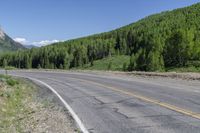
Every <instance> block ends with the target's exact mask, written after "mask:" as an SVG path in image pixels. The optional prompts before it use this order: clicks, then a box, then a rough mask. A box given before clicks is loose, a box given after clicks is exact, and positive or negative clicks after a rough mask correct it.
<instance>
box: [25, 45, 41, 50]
mask: <svg viewBox="0 0 200 133" xmlns="http://www.w3.org/2000/svg"><path fill="white" fill-rule="evenodd" d="M24 47H25V48H27V49H32V48H38V47H37V46H35V45H24Z"/></svg>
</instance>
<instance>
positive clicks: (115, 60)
mask: <svg viewBox="0 0 200 133" xmlns="http://www.w3.org/2000/svg"><path fill="white" fill-rule="evenodd" d="M129 61H130V56H127V55H120V56H112V57H106V58H103V59H100V60H96V61H94V62H93V63H89V64H85V65H84V66H81V67H76V68H75V69H82V70H112V71H123V70H126V69H127V68H128V64H129Z"/></svg>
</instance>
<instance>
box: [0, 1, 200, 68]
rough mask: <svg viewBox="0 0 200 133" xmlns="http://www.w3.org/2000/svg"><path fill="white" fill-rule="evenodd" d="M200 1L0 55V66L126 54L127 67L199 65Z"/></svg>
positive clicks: (64, 64)
mask: <svg viewBox="0 0 200 133" xmlns="http://www.w3.org/2000/svg"><path fill="white" fill-rule="evenodd" d="M199 23H200V4H195V5H193V6H190V7H186V8H182V9H177V10H174V11H170V12H163V13H160V14H156V15H152V16H149V17H147V18H144V19H142V20H140V21H138V22H136V23H133V24H130V25H128V26H125V27H122V28H120V29H117V30H113V31H111V32H107V33H102V34H97V35H93V36H89V37H84V38H79V39H74V40H70V41H66V42H60V43H56V44H53V45H49V46H45V47H41V48H33V49H31V50H20V51H17V52H9V53H4V54H1V55H0V66H2V67H3V66H7V65H9V66H14V67H16V68H48V69H70V68H73V67H81V66H83V65H84V64H88V63H90V64H91V65H93V62H94V61H95V60H99V59H103V58H106V57H110V56H114V55H129V56H130V57H131V58H130V63H129V64H128V67H127V69H126V70H129V71H132V70H140V71H163V70H165V68H169V67H185V66H195V67H200V25H199Z"/></svg>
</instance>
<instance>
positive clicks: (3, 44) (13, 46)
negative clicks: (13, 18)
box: [0, 28, 25, 52]
mask: <svg viewBox="0 0 200 133" xmlns="http://www.w3.org/2000/svg"><path fill="white" fill-rule="evenodd" d="M18 49H25V48H24V46H23V45H21V44H20V43H18V42H15V41H14V40H13V39H12V38H10V37H9V36H8V35H7V34H5V33H4V32H3V30H2V29H1V28H0V52H4V51H15V50H18Z"/></svg>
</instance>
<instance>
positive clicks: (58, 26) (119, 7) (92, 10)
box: [0, 0, 200, 45]
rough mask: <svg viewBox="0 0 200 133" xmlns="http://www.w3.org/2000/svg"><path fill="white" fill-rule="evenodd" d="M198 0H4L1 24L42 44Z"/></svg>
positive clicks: (23, 39)
mask: <svg viewBox="0 0 200 133" xmlns="http://www.w3.org/2000/svg"><path fill="white" fill-rule="evenodd" d="M197 2H200V0H3V1H1V4H0V25H1V27H2V28H3V29H4V31H5V32H6V33H7V34H8V35H10V36H11V37H12V38H17V39H16V40H18V41H20V42H22V43H25V44H35V45H45V44H48V43H51V42H56V41H57V40H68V39H72V38H77V37H82V36H86V35H90V34H94V33H100V32H105V31H109V30H112V29H116V28H118V27H120V26H124V25H127V24H130V23H132V22H135V21H137V20H139V19H141V18H143V17H145V16H148V15H151V14H154V13H159V12H161V11H166V10H172V9H175V8H179V7H184V6H188V5H191V4H194V3H197Z"/></svg>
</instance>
